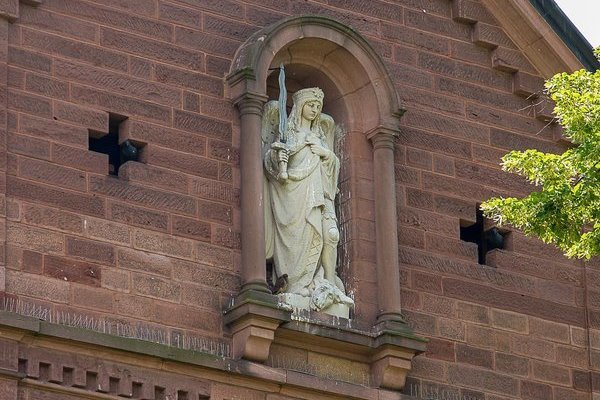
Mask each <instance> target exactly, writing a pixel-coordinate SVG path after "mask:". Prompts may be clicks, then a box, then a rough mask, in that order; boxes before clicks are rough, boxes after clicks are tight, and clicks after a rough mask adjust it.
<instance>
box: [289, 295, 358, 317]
mask: <svg viewBox="0 0 600 400" xmlns="http://www.w3.org/2000/svg"><path fill="white" fill-rule="evenodd" d="M277 298H278V299H279V301H280V302H281V303H283V304H285V305H288V306H290V307H292V309H294V310H310V297H305V296H300V295H298V294H294V293H281V294H278V295H277ZM320 312H322V313H325V314H329V315H333V316H335V317H340V318H346V319H349V318H350V307H349V306H347V305H346V304H341V303H338V304H332V305H331V306H329V307H327V308H325V309H324V310H321V311H320Z"/></svg>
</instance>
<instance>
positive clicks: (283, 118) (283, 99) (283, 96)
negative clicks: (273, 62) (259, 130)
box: [271, 64, 288, 180]
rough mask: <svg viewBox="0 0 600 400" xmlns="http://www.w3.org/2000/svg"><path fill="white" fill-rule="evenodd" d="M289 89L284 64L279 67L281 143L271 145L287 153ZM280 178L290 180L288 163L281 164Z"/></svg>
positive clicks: (282, 162) (281, 162)
mask: <svg viewBox="0 0 600 400" xmlns="http://www.w3.org/2000/svg"><path fill="white" fill-rule="evenodd" d="M286 105H287V89H286V87H285V69H284V68H283V64H280V65H279V128H278V129H279V141H278V142H275V143H273V144H272V145H271V148H273V149H275V150H278V151H287V145H286V142H287V137H286V133H287V132H286V131H287V119H288V115H287V108H286ZM279 178H280V179H282V180H286V179H287V178H288V172H287V161H280V162H279Z"/></svg>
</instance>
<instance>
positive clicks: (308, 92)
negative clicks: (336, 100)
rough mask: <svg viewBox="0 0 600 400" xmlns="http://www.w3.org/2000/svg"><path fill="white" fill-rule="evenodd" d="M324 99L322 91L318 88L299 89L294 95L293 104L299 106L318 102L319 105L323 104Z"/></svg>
mask: <svg viewBox="0 0 600 400" xmlns="http://www.w3.org/2000/svg"><path fill="white" fill-rule="evenodd" d="M324 97H325V95H324V94H323V91H322V90H321V89H319V88H318V87H314V88H306V89H300V90H298V91H297V92H296V93H294V104H298V105H300V104H304V103H306V102H307V101H311V100H318V101H319V102H320V103H321V104H323V98H324Z"/></svg>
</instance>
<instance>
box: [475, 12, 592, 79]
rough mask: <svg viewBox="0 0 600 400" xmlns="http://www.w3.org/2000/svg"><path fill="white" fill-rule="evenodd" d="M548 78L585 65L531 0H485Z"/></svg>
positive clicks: (515, 40)
mask: <svg viewBox="0 0 600 400" xmlns="http://www.w3.org/2000/svg"><path fill="white" fill-rule="evenodd" d="M482 2H483V4H484V5H485V6H486V7H487V8H488V9H489V10H490V12H491V13H492V14H493V15H494V17H495V18H496V19H497V20H498V21H499V22H500V24H501V25H502V27H503V28H504V30H505V31H506V33H507V34H508V36H510V38H511V39H512V40H513V41H514V42H515V44H516V45H517V46H518V47H519V49H521V51H523V53H524V54H525V55H526V56H527V58H528V59H529V60H530V61H531V62H532V64H533V65H534V66H535V67H536V68H537V69H538V70H539V71H540V72H541V73H542V75H543V76H544V77H545V78H550V77H552V76H553V75H554V74H556V73H558V72H565V71H566V72H572V71H575V70H578V69H581V68H584V66H583V64H582V63H581V62H580V61H579V59H578V58H577V57H576V56H575V54H573V52H572V51H571V50H570V49H569V47H568V46H567V45H566V44H565V42H564V41H563V40H562V39H561V38H560V37H559V36H558V35H557V34H556V32H555V31H554V30H553V29H552V28H551V27H550V25H548V23H547V22H546V20H545V19H544V18H543V17H542V16H541V15H540V14H539V13H538V12H537V11H536V9H535V8H534V7H533V6H532V5H531V3H530V1H529V0H511V1H506V0H482Z"/></svg>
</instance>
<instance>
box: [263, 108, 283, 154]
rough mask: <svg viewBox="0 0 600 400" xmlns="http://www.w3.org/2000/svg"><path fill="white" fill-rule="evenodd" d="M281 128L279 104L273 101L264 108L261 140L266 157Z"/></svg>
mask: <svg viewBox="0 0 600 400" xmlns="http://www.w3.org/2000/svg"><path fill="white" fill-rule="evenodd" d="M278 126H279V102H278V101H277V100H271V101H269V102H267V104H265V105H264V107H263V117H262V128H261V140H262V155H263V156H264V155H265V153H266V152H267V150H268V149H269V147H270V146H271V143H273V142H274V141H275V138H276V136H277V127H278Z"/></svg>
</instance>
